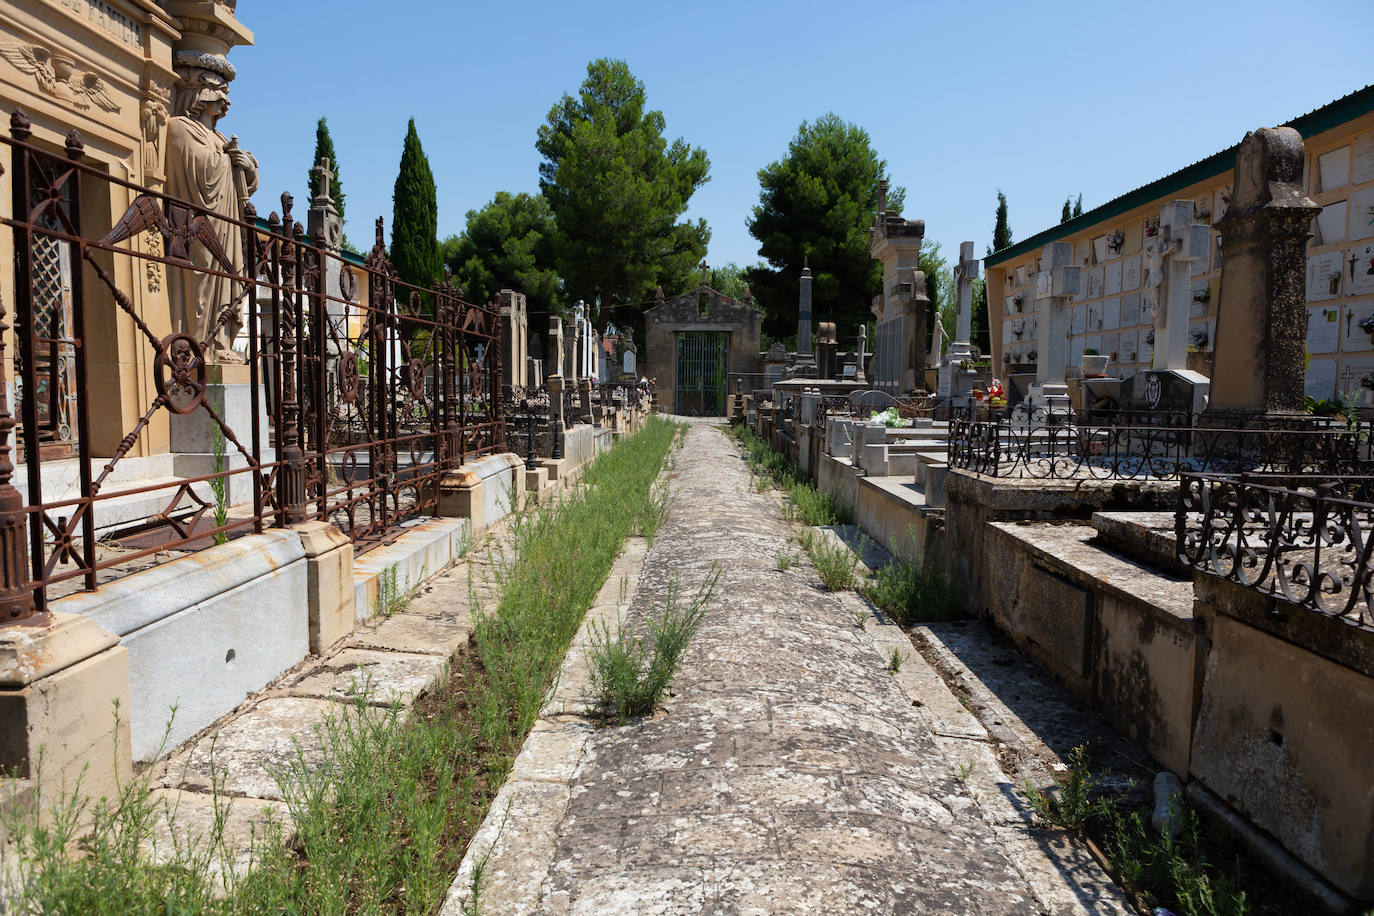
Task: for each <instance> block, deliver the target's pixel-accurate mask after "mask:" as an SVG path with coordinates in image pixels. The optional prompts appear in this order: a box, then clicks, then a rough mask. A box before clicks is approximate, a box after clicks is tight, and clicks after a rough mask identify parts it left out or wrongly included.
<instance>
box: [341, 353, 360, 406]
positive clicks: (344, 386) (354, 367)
mask: <svg viewBox="0 0 1374 916" xmlns="http://www.w3.org/2000/svg"><path fill="white" fill-rule="evenodd" d="M358 379H359V372H358V354H356V353H345V354H343V355H342V356H340V357H339V400H341V401H343V402H344V403H345V404H352V403H353V402H355V401H357V400H358Z"/></svg>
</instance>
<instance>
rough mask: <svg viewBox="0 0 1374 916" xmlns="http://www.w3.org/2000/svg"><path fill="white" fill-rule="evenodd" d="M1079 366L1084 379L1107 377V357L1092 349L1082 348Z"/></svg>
mask: <svg viewBox="0 0 1374 916" xmlns="http://www.w3.org/2000/svg"><path fill="white" fill-rule="evenodd" d="M1079 366H1080V368H1082V370H1083V377H1084V378H1105V377H1106V375H1107V357H1105V356H1103V355H1101V354H1100V353H1098V352H1097V350H1096V348H1094V347H1084V348H1083V358H1082V359H1081V360H1080V361H1079Z"/></svg>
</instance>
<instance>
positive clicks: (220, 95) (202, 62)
mask: <svg viewBox="0 0 1374 916" xmlns="http://www.w3.org/2000/svg"><path fill="white" fill-rule="evenodd" d="M212 67H213V68H215V69H210V68H212ZM181 69H182V70H183V71H184V76H183V80H184V81H185V86H184V87H183V88H182V89H181V90H180V92H179V96H178V100H177V114H176V115H175V116H174V117H172V118H171V119H170V120H169V121H168V124H167V166H166V171H167V192H168V193H169V194H170V195H172V196H173V197H175V198H177V199H178V200H181V201H186V202H188V203H190V204H192V205H193V206H194V208H195V209H194V210H192V211H190V212H181V211H182V210H184V208H180V207H177V208H173V209H174V210H175V211H176V212H175V215H174V216H173V220H172V222H173V223H174V224H177V226H178V228H181V227H182V224H188V223H194V222H195V219H196V217H197V216H204V217H205V221H204V223H203V225H208V226H210V227H211V228H212V231H213V234H214V235H215V236H216V238H217V241H218V244H217V245H215V244H198V245H192V246H190V248H189V251H188V252H187V255H188V256H189V259H190V261H191V262H192V264H193V265H194V267H195V269H194V270H175V271H172V272H170V273H169V275H168V290H167V291H168V297H169V299H170V300H171V306H172V329H173V330H175V331H179V332H182V333H185V334H189V335H191V336H192V337H194V338H195V339H196V340H197V341H200V342H202V343H205V342H207V340H208V339H209V338H213V340H211V341H209V342H210V344H211V346H212V348H213V349H214V350H215V351H217V352H216V356H217V358H218V359H219V360H220V361H224V362H234V361H237V357H236V356H235V354H234V352H233V345H234V339H235V337H237V335H238V331H239V327H240V324H241V314H242V304H243V300H244V297H245V296H246V293H247V290H248V286H247V285H246V281H244V280H243V279H241V278H231V277H228V276H222V275H217V274H216V273H215V272H216V271H218V272H219V273H220V274H236V273H239V272H241V271H242V270H243V269H244V267H245V264H246V253H245V250H244V241H243V234H242V232H241V230H240V229H239V228H238V227H237V226H236V225H234V224H233V223H232V222H229V220H234V219H237V218H239V217H240V216H241V215H242V207H243V203H244V202H245V201H246V200H247V199H248V197H249V196H250V195H252V193H253V192H254V191H256V190H257V187H258V161H257V159H255V158H254V157H253V156H252V155H251V154H249V153H248V152H246V151H244V150H241V149H239V148H238V143H237V142H234V140H233V139H230V138H226V137H225V136H224V134H222V133H220V132H219V131H218V130H216V128H215V125H216V124H217V123H218V122H219V120H220V119H221V118H222V117H224V114H225V112H226V111H228V110H229V92H228V84H229V79H230V78H232V74H233V70H232V68H231V67H230V66H229V63H228V61H225V60H223V59H220V58H212V57H209V56H202V57H200V58H197V61H196V65H194V66H188V67H183V68H181ZM187 231H189V229H188V230H187ZM226 311H227V312H228V315H227V319H226V320H221V319H222V316H223V315H224V314H225V313H226Z"/></svg>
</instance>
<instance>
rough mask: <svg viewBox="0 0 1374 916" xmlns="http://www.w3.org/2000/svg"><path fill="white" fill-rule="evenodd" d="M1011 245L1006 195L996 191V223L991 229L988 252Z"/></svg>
mask: <svg viewBox="0 0 1374 916" xmlns="http://www.w3.org/2000/svg"><path fill="white" fill-rule="evenodd" d="M1010 247H1011V226H1010V225H1009V224H1008V223H1007V195H1005V194H1003V193H1002V192H1001V191H998V192H997V225H996V226H994V227H993V229H992V247H991V248H989V249H988V254H992V253H993V252H995V251H1001V250H1002V249H1003V248H1010Z"/></svg>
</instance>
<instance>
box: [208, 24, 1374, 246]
mask: <svg viewBox="0 0 1374 916" xmlns="http://www.w3.org/2000/svg"><path fill="white" fill-rule="evenodd" d="M1370 13H1371V10H1370V6H1369V3H1368V0H1362V2H1354V0H1352V2H1326V3H1308V4H1300V3H1296V2H1292V0H1289V2H1287V3H1268V2H1260V3H1213V2H1204V0H1194V2H1191V3H1172V2H1164V3H1130V2H1121V3H1113V2H1106V0H1104V2H1098V3H1092V4H1088V3H1077V4H1067V3H1065V4H1055V3H1038V4H1016V3H1008V4H977V5H973V4H933V3H895V2H894V3H887V4H881V3H878V4H861V5H860V4H856V5H850V4H843V3H837V2H831V3H813V2H778V3H772V2H769V3H744V2H736V3H730V2H721V3H717V2H700V3H673V4H665V3H648V2H640V3H633V4H631V3H605V2H595V0H583V2H579V3H566V2H563V3H529V2H519V0H508V2H497V3H491V2H488V3H438V2H422V0H380V2H378V0H371V2H367V3H364V2H361V0H336V2H331V3H319V2H303V0H239V3H238V16H239V18H240V19H241V20H242V21H243V22H244V24H245V25H247V26H248V27H249V28H250V29H252V30H253V31H254V32H255V34H256V45H255V46H254V47H245V48H237V49H235V50H234V51H233V52H232V53H231V54H230V60H231V61H233V62H234V64H235V65H236V66H237V68H238V72H239V77H238V79H237V80H236V81H235V82H234V84H233V87H232V93H233V108H232V110H231V112H230V114H229V116H228V118H226V119H225V121H223V122H221V124H220V129H221V130H222V131H224V132H225V133H226V134H228V133H234V134H238V135H239V138H240V142H241V143H242V144H243V146H244V148H246V149H249V150H251V151H252V152H253V153H254V154H255V155H256V156H257V158H258V161H259V163H260V166H261V172H260V178H261V187H260V189H259V191H258V193H257V195H256V196H255V202H256V203H257V204H258V209H259V211H260V212H262V213H264V214H265V213H267V212H268V211H270V210H272V209H276V208H277V207H278V203H277V196H278V195H279V194H280V192H281V191H282V190H289V191H291V192H292V193H293V194H295V196H296V199H297V206H298V207H299V208H301V209H300V213H301V214H302V216H301V220H302V222H304V216H303V213H304V207H305V206H306V204H307V202H306V200H305V198H306V192H307V189H306V186H305V170H306V168H307V166H308V165H309V159H310V157H311V155H312V153H313V152H314V129H315V122H316V120H317V119H318V118H319V117H320V116H321V115H323V116H325V117H327V118H328V119H329V126H330V132H331V134H332V135H333V137H334V143H335V147H336V149H337V152H338V156H339V160H340V163H341V167H342V174H341V177H342V179H343V182H344V191H345V193H346V194H347V197H348V200H347V207H348V226H347V232H348V235H349V237H350V238H351V239H352V240H353V242H354V243H355V244H357V245H360V246H364V247H369V246H370V245H371V241H372V235H373V229H372V224H373V220H374V219H375V218H376V217H377V216H378V215H382V216H385V217H386V219H387V223H388V225H389V224H390V221H391V203H392V202H391V192H392V185H393V182H394V181H395V176H396V167H397V163H398V162H399V160H400V155H401V141H402V138H403V137H404V134H405V128H406V120H407V119H408V118H410V117H412V116H413V117H414V118H415V120H416V126H417V128H418V129H419V132H420V138H421V141H422V142H423V144H424V148H425V151H426V153H427V154H428V156H429V160H430V164H431V166H432V167H433V169H434V174H435V180H436V182H437V184H438V188H439V234H440V236H441V237H442V236H445V235H448V234H450V233H456V232H460V231H461V230H462V228H463V225H464V221H465V218H464V215H465V213H466V211H467V210H469V209H473V208H477V207H480V206H482V205H483V204H484V203H486V202H487V201H489V200H490V199H491V198H492V196H493V195H494V194H495V193H496V192H497V191H499V190H508V191H530V192H534V191H537V190H538V171H537V170H538V163H539V157H538V154H537V153H536V152H535V149H534V139H535V131H536V129H537V128H538V126H539V125H540V124H541V123H543V121H544V119H545V117H546V116H547V114H548V112H549V109H550V108H551V107H552V106H553V104H554V103H555V101H557V99H558V98H559V97H560V96H561V95H562V94H563V93H564V92H573V91H575V90H576V88H577V86H578V85H579V83H580V82H581V81H582V78H583V77H584V76H585V75H586V65H587V62H588V61H589V60H592V59H594V58H597V57H619V58H623V59H624V60H626V61H627V62H628V63H629V66H630V69H631V70H632V71H633V72H634V73H635V75H636V76H637V77H638V78H639V79H640V80H642V81H643V82H644V83H645V86H646V89H647V92H648V98H649V104H650V106H651V107H653V108H657V109H659V110H661V111H662V112H663V113H664V116H665V118H666V120H667V134H668V136H669V137H670V138H672V137H678V136H681V137H683V138H685V139H686V140H687V141H688V142H690V143H692V144H693V145H696V146H700V147H703V148H704V149H705V150H706V151H707V153H708V155H709V156H710V158H711V181H710V182H709V183H708V184H706V185H705V186H704V187H703V188H702V189H701V190H700V191H699V192H698V193H697V194H696V196H695V197H694V198H693V199H692V205H691V209H690V211H689V215H690V216H693V217H703V218H705V219H706V221H707V222H708V223H709V224H710V226H711V229H712V238H711V247H710V253H709V255H708V260H709V261H710V262H711V263H713V264H721V263H725V262H727V261H735V262H737V263H740V264H747V263H751V262H753V261H755V260H757V259H758V255H757V250H758V246H757V243H756V242H755V241H754V240H753V238H752V237H751V236H750V235H749V234H748V230H747V229H746V228H745V220H746V219H747V217H748V215H749V212H750V208H751V207H752V206H753V205H754V204H755V203H756V202H757V200H758V179H757V172H758V169H759V168H760V167H762V166H763V165H765V164H767V163H768V162H770V161H772V160H774V159H777V158H779V157H780V156H782V155H783V154H784V153H785V152H786V150H787V144H788V141H789V140H790V139H791V138H792V137H793V136H794V135H795V133H796V130H797V126H798V125H799V124H800V123H801V122H802V121H804V120H812V119H814V118H816V117H818V116H819V115H822V114H824V113H826V112H828V111H834V112H835V113H837V114H839V115H840V116H841V117H843V118H845V119H847V120H850V121H853V122H855V123H857V124H859V125H861V126H862V127H864V128H865V129H866V130H867V131H868V132H869V134H870V136H871V137H872V141H873V145H874V147H875V148H876V149H877V150H878V152H879V154H880V155H881V156H883V157H884V158H886V159H887V162H888V169H889V172H890V174H891V176H892V179H893V181H894V182H895V183H897V184H900V185H903V186H905V187H906V189H907V198H906V199H907V204H906V207H905V212H906V215H907V216H908V217H920V218H922V219H924V220H925V221H926V233H927V238H930V239H934V240H936V241H939V242H940V243H941V245H942V248H943V253H944V254H945V255H946V256H948V255H950V254H951V253H954V254H957V252H958V245H959V242H960V241H961V240H963V239H973V240H974V241H975V243H976V245H977V251H978V253H979V254H980V255H981V254H982V253H983V250H984V247H985V246H986V245H987V244H988V242H990V241H991V235H992V223H993V212H994V209H995V206H996V192H997V189H998V188H1001V189H1002V190H1004V191H1005V192H1006V194H1007V197H1008V201H1009V207H1010V216H1011V226H1012V230H1013V232H1014V234H1015V237H1016V238H1017V239H1023V238H1026V237H1028V236H1030V235H1032V234H1033V233H1035V232H1038V231H1040V230H1041V229H1044V228H1046V227H1048V226H1050V225H1053V224H1054V223H1056V222H1058V218H1059V210H1060V207H1061V205H1062V204H1063V201H1064V197H1065V195H1067V194H1074V195H1077V194H1078V193H1080V192H1081V193H1082V194H1083V204H1084V207H1085V208H1092V207H1094V206H1096V205H1098V204H1101V203H1103V202H1105V201H1107V200H1110V199H1111V198H1113V197H1116V196H1118V195H1119V194H1122V193H1124V192H1126V191H1128V190H1130V189H1132V188H1134V187H1137V186H1138V185H1141V184H1144V183H1146V182H1148V181H1151V180H1153V179H1155V178H1158V177H1160V176H1161V175H1164V174H1166V173H1168V172H1171V171H1173V170H1175V169H1177V168H1180V167H1182V166H1184V165H1187V164H1188V163H1190V162H1193V161H1196V160H1197V159H1200V158H1202V157H1204V156H1207V155H1210V154H1211V153H1214V152H1216V151H1217V150H1219V149H1222V148H1224V147H1226V146H1228V145H1230V144H1232V143H1235V142H1237V141H1238V140H1239V139H1240V138H1241V137H1242V136H1243V135H1244V133H1245V131H1246V130H1248V129H1251V128H1254V127H1258V126H1261V125H1272V124H1277V123H1280V122H1282V121H1285V120H1287V119H1289V118H1291V117H1293V116H1295V115H1298V114H1301V113H1303V112H1306V111H1309V110H1311V109H1313V108H1317V107H1320V106H1321V105H1324V104H1326V103H1327V102H1329V101H1331V100H1332V99H1334V98H1337V97H1338V96H1341V95H1345V94H1346V93H1348V92H1351V91H1354V90H1355V89H1358V88H1360V87H1362V86H1364V85H1365V84H1366V83H1368V82H1371V81H1374V70H1372V69H1371V68H1370V67H1369V63H1368V62H1369V60H1370V57H1369V48H1370V46H1371V40H1374V19H1371V15H1370ZM387 238H388V241H389V240H390V233H389V230H388V236H387Z"/></svg>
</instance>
